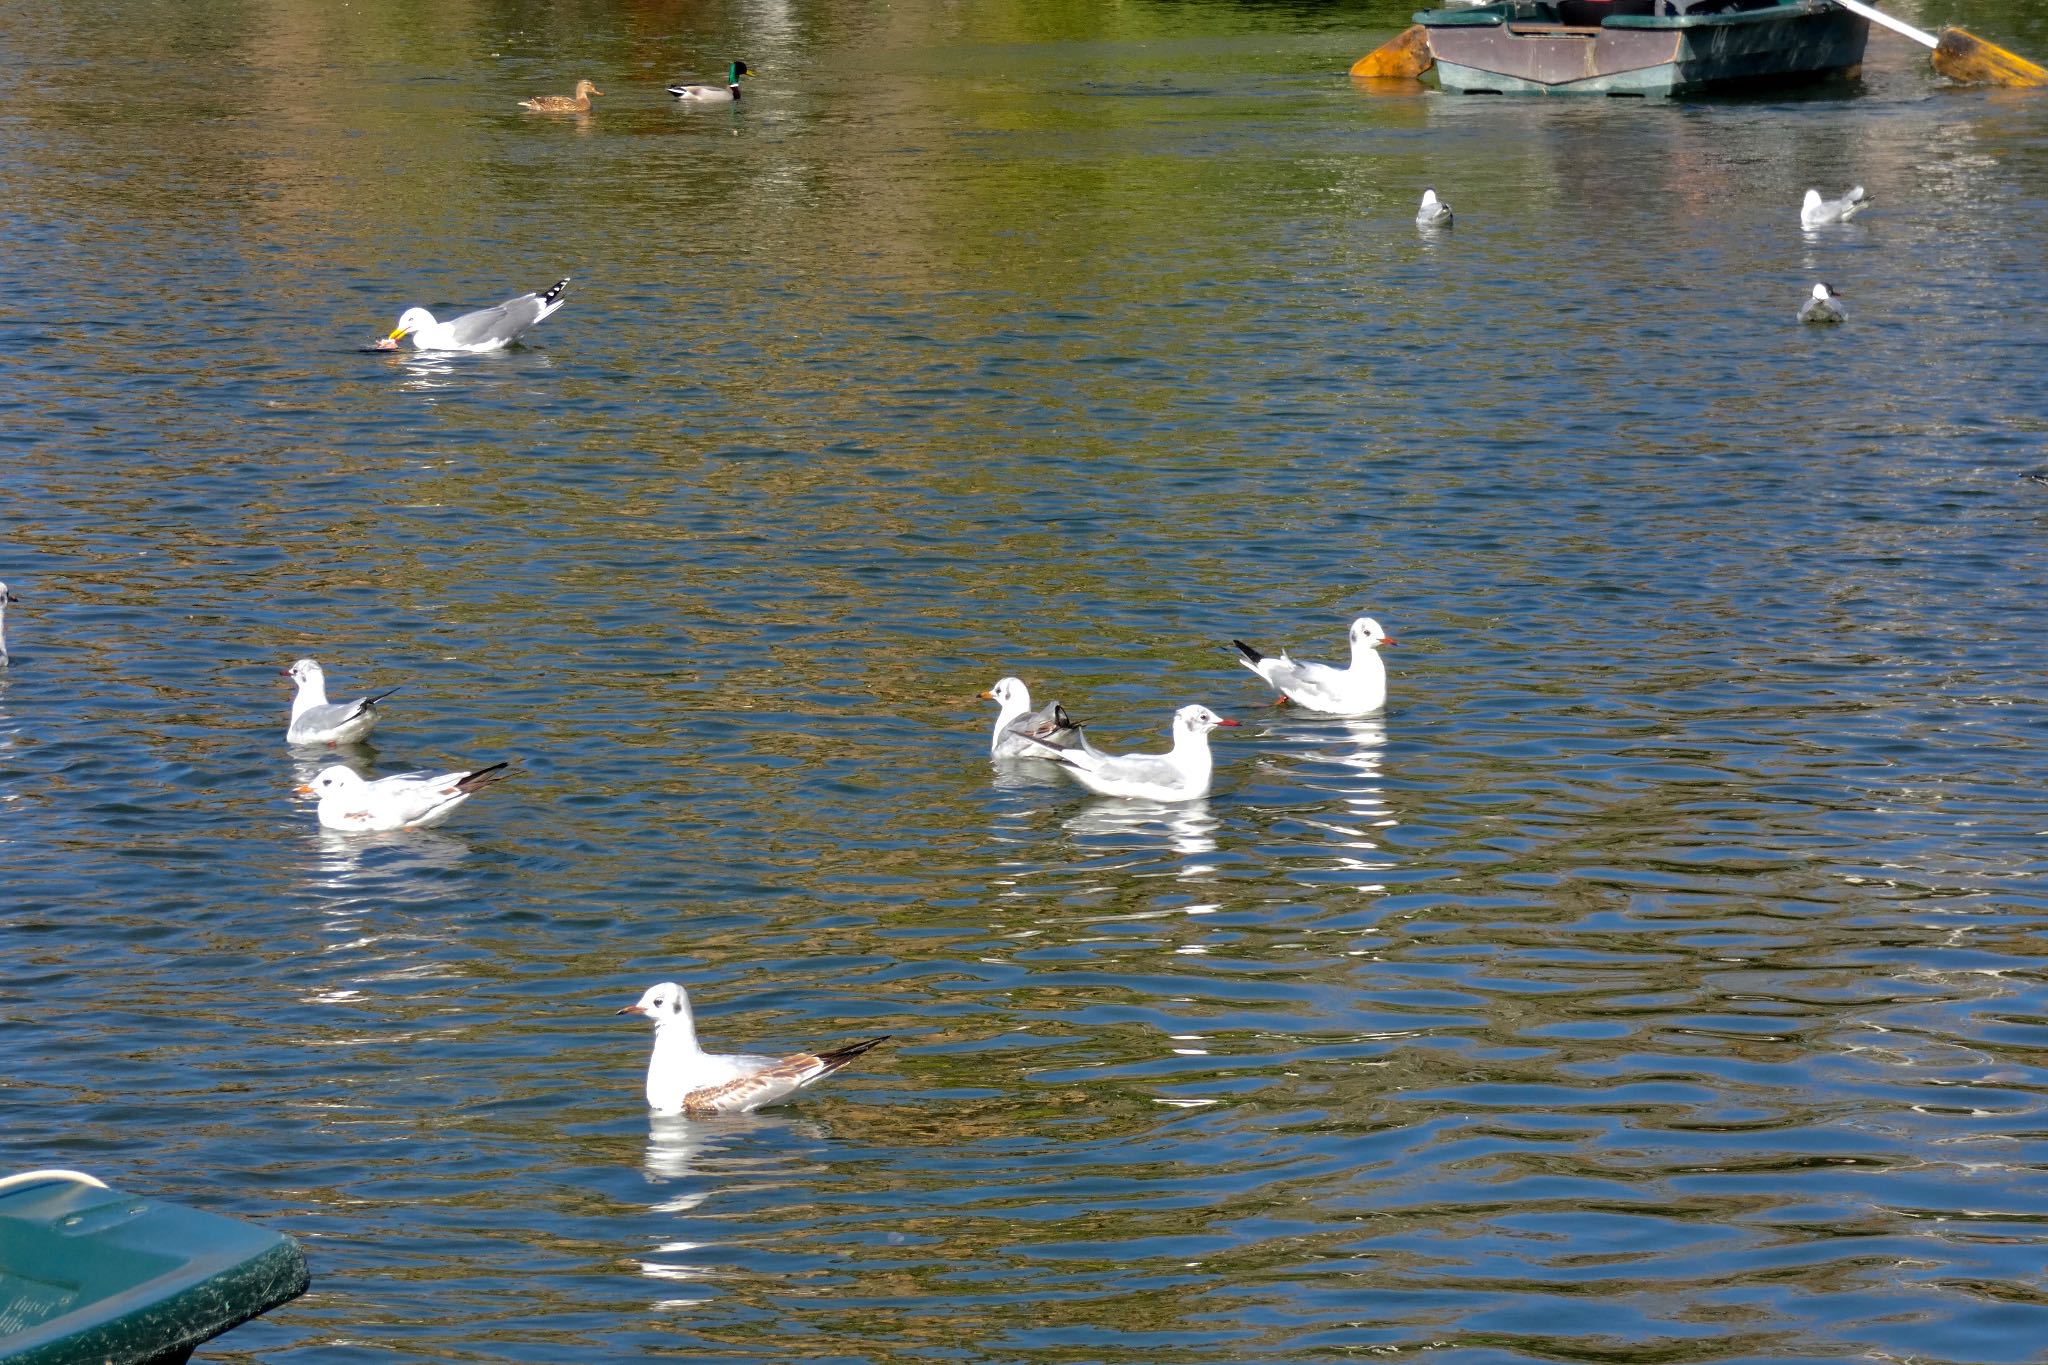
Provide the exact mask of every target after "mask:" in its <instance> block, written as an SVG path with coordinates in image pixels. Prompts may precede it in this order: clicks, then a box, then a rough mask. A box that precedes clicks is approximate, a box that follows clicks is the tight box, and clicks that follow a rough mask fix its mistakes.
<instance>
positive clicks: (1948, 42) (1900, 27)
mask: <svg viewBox="0 0 2048 1365" xmlns="http://www.w3.org/2000/svg"><path fill="white" fill-rule="evenodd" d="M1835 3H1836V4H1838V5H1840V6H1841V7H1842V8H1843V9H1845V10H1847V11H1849V13H1851V14H1860V15H1862V16H1863V17H1864V18H1866V19H1868V20H1869V21H1870V22H1871V23H1873V24H1883V25H1884V26H1885V27H1886V28H1888V29H1890V30H1891V31H1892V32H1894V33H1902V34H1904V35H1905V36H1906V37H1908V38H1911V39H1912V40H1913V41H1914V42H1916V43H1918V44H1920V46H1922V47H1931V48H1933V49H1934V69H1935V70H1936V71H1938V72H1940V73H1941V74H1942V75H1944V76H1946V77H1948V78H1949V79H1950V80H1952V81H1955V82H1957V83H1958V84H1961V85H2048V68H2044V67H2039V66H2036V65H2034V63H2032V62H2030V61H2028V60H2027V59H2026V58H2025V57H2022V56H2020V55H2019V54H2018V53H2017V52H2007V51H2006V50H2005V49H2004V48H2002V47H2000V46H1999V45H1998V44H1996V43H1987V42H1985V41H1984V40H1983V39H1982V38H1979V37H1978V36H1977V35H1976V34H1974V33H1971V32H1969V31H1968V30H1967V29H1960V28H1945V29H1943V30H1942V31H1941V36H1940V37H1939V38H1937V37H1935V36H1934V35H1933V34H1932V33H1928V32H1925V31H1924V30H1921V29H1917V28H1914V27H1913V26H1912V25H1911V24H1908V23H1904V22H1902V21H1900V20H1897V19H1894V18H1892V17H1891V16H1890V15H1889V14H1886V13H1885V12H1884V11H1883V10H1881V9H1878V8H1877V7H1876V6H1874V5H1866V4H1864V3H1863V0H1835Z"/></svg>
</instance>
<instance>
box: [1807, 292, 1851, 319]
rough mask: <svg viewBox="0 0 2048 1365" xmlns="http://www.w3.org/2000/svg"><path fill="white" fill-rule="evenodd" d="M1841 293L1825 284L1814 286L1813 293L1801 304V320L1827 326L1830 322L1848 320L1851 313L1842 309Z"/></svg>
mask: <svg viewBox="0 0 2048 1365" xmlns="http://www.w3.org/2000/svg"><path fill="white" fill-rule="evenodd" d="M1841 297H1842V296H1841V295H1840V294H1837V293H1836V292H1835V291H1834V289H1833V288H1832V287H1830V286H1828V285H1825V284H1817V285H1815V286H1814V287H1813V294H1812V295H1811V296H1810V297H1809V298H1808V299H1807V300H1806V302H1805V303H1804V304H1802V305H1800V308H1799V320H1800V321H1801V322H1807V323H1814V324H1816V325H1821V326H1825V325H1827V324H1830V323H1836V322H1847V321H1848V320H1849V315H1848V314H1847V313H1846V312H1844V311H1843V310H1842V305H1841V303H1840V299H1841Z"/></svg>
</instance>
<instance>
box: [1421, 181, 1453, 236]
mask: <svg viewBox="0 0 2048 1365" xmlns="http://www.w3.org/2000/svg"><path fill="white" fill-rule="evenodd" d="M1450 225H1451V206H1450V205H1449V204H1446V203H1445V202H1444V201H1443V200H1441V199H1439V198H1437V197H1436V191H1435V190H1424V191H1423V192H1422V207H1420V208H1418V209H1416V210H1415V226H1417V227H1449V226H1450Z"/></svg>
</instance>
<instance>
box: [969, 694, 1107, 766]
mask: <svg viewBox="0 0 2048 1365" xmlns="http://www.w3.org/2000/svg"><path fill="white" fill-rule="evenodd" d="M981 695H982V696H984V697H986V698H988V699H989V700H990V701H992V702H994V703H996V705H997V706H998V707H999V708H1001V709H1000V710H998V711H997V713H996V725H995V729H994V730H993V731H991V732H990V733H989V740H988V753H989V757H990V758H1042V757H1044V754H1043V748H1044V747H1046V746H1050V747H1052V748H1055V749H1074V748H1082V749H1086V748H1092V747H1094V746H1092V745H1091V744H1089V743H1088V741H1087V739H1086V738H1085V737H1084V736H1083V735H1082V734H1081V726H1080V724H1079V722H1077V721H1076V720H1075V719H1074V718H1073V717H1072V716H1070V715H1068V714H1067V708H1066V707H1064V706H1061V705H1060V704H1059V703H1058V702H1052V703H1049V704H1048V705H1047V706H1046V707H1045V709H1043V710H1041V711H1033V710H1032V709H1031V689H1030V688H1028V687H1026V686H1025V685H1024V683H1023V681H1022V680H1021V679H1018V678H998V679H997V680H996V685H995V686H994V687H991V688H990V689H989V690H988V691H986V692H984V693H982V694H981Z"/></svg>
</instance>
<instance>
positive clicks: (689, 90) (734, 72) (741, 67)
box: [668, 62, 747, 102]
mask: <svg viewBox="0 0 2048 1365" xmlns="http://www.w3.org/2000/svg"><path fill="white" fill-rule="evenodd" d="M746 74H747V64H746V63H745V62H734V63H733V64H732V66H731V67H730V68H729V69H728V70H727V72H726V77H725V84H724V85H671V86H670V87H669V88H668V92H669V94H671V95H674V96H675V97H676V98H677V99H679V100H707V101H712V102H718V101H728V102H729V101H732V100H736V99H738V98H739V97H740V77H742V76H744V75H746Z"/></svg>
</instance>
